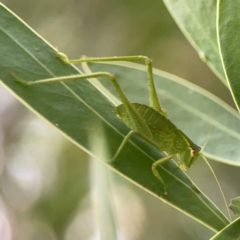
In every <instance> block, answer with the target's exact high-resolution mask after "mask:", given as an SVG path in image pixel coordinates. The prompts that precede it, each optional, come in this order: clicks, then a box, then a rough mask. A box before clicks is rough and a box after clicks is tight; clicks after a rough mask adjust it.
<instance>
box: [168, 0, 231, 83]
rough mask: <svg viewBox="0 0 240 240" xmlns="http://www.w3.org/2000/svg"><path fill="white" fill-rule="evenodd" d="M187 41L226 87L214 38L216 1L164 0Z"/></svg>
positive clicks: (215, 38) (215, 37)
mask: <svg viewBox="0 0 240 240" xmlns="http://www.w3.org/2000/svg"><path fill="white" fill-rule="evenodd" d="M164 3H165V4H166V6H167V7H168V9H169V11H170V13H171V14H172V16H173V18H174V19H175V21H176V23H177V24H178V25H179V27H180V28H181V30H182V31H183V33H184V34H185V36H186V37H187V39H188V40H189V41H190V43H191V44H192V45H193V47H194V48H195V49H196V50H197V52H198V54H199V56H200V57H201V58H202V60H203V61H205V62H206V63H207V64H208V66H209V67H210V68H211V69H212V70H213V71H214V72H215V74H216V75H217V76H218V77H219V78H220V79H221V80H222V82H223V83H224V84H225V85H226V86H227V82H226V80H225V75H224V72H223V67H222V64H221V59H220V55H219V50H218V44H217V36H216V7H217V6H216V5H217V2H216V0H164Z"/></svg>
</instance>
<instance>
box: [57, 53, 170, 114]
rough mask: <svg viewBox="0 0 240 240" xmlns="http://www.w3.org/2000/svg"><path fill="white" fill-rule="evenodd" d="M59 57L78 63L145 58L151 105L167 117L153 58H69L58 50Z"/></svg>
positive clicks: (68, 61) (65, 61) (138, 56)
mask: <svg viewBox="0 0 240 240" xmlns="http://www.w3.org/2000/svg"><path fill="white" fill-rule="evenodd" d="M57 57H58V58H59V59H60V60H61V61H63V62H64V63H69V64H77V63H82V62H107V61H109V62H117V61H129V62H132V61H137V60H144V61H145V65H146V67H147V73H148V85H149V98H150V99H149V100H150V106H151V107H152V108H153V109H155V110H156V111H158V112H160V113H162V114H163V115H164V116H165V117H167V112H166V110H165V109H163V108H162V106H161V104H160V101H159V98H158V95H157V91H156V87H155V84H154V80H153V67H152V60H151V59H150V58H148V57H146V56H141V55H135V56H118V57H90V58H86V57H83V58H80V59H73V60H70V59H68V57H67V55H65V54H64V53H61V52H58V53H57Z"/></svg>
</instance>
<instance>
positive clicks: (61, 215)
mask: <svg viewBox="0 0 240 240" xmlns="http://www.w3.org/2000/svg"><path fill="white" fill-rule="evenodd" d="M2 2H3V3H4V4H6V6H7V7H9V8H10V9H11V10H12V11H14V12H15V13H16V14H17V15H19V16H20V17H21V18H22V19H23V20H24V21H25V22H27V23H28V24H29V25H30V26H31V27H32V28H33V29H35V30H36V31H37V32H38V33H39V34H40V35H41V36H43V38H45V39H46V40H47V41H48V42H50V43H51V44H52V45H54V46H56V47H57V48H58V49H59V50H60V51H61V52H64V53H66V54H67V55H68V56H69V57H70V58H78V57H80V56H81V55H83V54H84V55H87V56H119V55H135V54H141V55H146V56H149V57H150V58H152V59H153V60H154V62H153V65H154V67H155V68H159V69H161V70H164V71H167V72H170V73H173V74H175V75H178V76H180V77H182V78H184V79H186V80H189V81H191V82H194V83H196V84H197V85H199V86H201V87H203V88H206V89H208V90H209V91H211V92H213V93H214V94H215V95H217V96H218V97H220V98H222V99H224V100H225V101H226V102H227V103H229V104H230V105H232V106H233V102H232V99H231V96H230V94H229V92H228V90H227V89H226V88H225V87H224V86H223V84H222V83H221V82H220V81H219V80H218V79H217V78H216V77H215V75H214V74H213V73H212V72H211V71H210V70H209V69H208V67H207V66H206V65H205V64H204V63H203V62H201V60H200V58H199V57H198V54H197V53H196V52H195V50H194V49H193V48H192V47H191V45H190V44H189V43H188V42H187V40H186V39H185V38H184V36H183V34H182V33H181V32H180V30H179V29H178V27H177V26H176V24H175V22H174V21H173V19H172V18H171V16H170V14H169V13H168V11H167V9H166V7H165V6H164V4H163V2H162V1H161V0H152V1H147V0H138V1H131V0H121V1H117V0H115V1H110V0H88V1H83V0H69V1H64V0H58V1H57V0H55V1H54V0H52V1H49V0H39V1H30V0H24V1H19V0H5V1H2ZM0 101H1V106H0V160H1V166H0V170H1V188H0V190H1V198H0V224H1V226H0V227H1V228H0V229H2V230H1V231H2V233H1V234H2V236H3V238H1V239H4V240H8V239H9V240H10V239H17V240H23V239H24V240H25V239H27V240H28V239H29V240H32V239H34V240H35V239H44V240H52V239H64V240H65V239H66V240H75V239H84V240H93V239H94V240H95V239H104V240H105V239H106V240H108V239H110V240H111V239H120V240H122V239H123V240H125V239H126V240H144V239H150V240H157V239H163V240H165V239H173V240H175V239H177V240H181V239H184V240H188V239H189V240H190V239H195V240H197V239H199V240H200V239H208V238H209V237H211V236H212V235H213V234H214V233H213V232H212V231H210V230H208V229H206V228H205V227H204V226H202V225H201V224H200V223H197V222H195V221H194V220H192V219H190V218H189V217H187V216H185V215H183V214H182V213H181V212H178V211H177V210H175V209H173V208H171V207H170V206H168V205H166V204H164V203H162V202H160V201H159V200H158V199H156V198H154V197H153V196H151V195H150V194H148V193H147V192H145V191H144V190H142V189H140V188H138V187H137V186H135V185H133V184H132V183H129V182H128V181H127V180H126V179H124V178H122V177H121V176H117V175H115V174H114V173H112V172H111V170H108V169H105V168H104V166H103V165H101V164H100V163H98V162H97V161H95V160H93V159H91V158H90V157H89V156H88V155H87V154H86V153H84V152H83V151H81V150H80V149H78V148H77V147H75V146H74V145H73V144H71V143H70V142H68V141H67V140H65V139H64V138H63V136H61V135H60V134H59V133H58V132H57V131H56V130H55V129H52V128H51V127H50V126H48V124H47V123H45V122H44V121H43V120H42V119H40V118H38V117H37V116H35V115H34V114H33V113H31V112H30V111H29V110H28V109H26V107H24V106H23V105H21V104H20V103H19V102H17V100H15V99H14V98H13V96H11V95H10V93H8V92H7V91H6V90H5V89H3V88H0ZM79 134H80V133H79ZM211 164H212V166H213V168H214V170H215V171H216V174H217V176H218V177H219V181H220V183H221V185H222V187H223V190H224V192H225V194H226V196H227V201H228V202H229V201H230V198H233V197H235V196H237V195H240V190H239V187H238V184H237V175H238V174H239V173H240V171H239V169H238V168H236V167H231V166H227V165H223V164H220V163H216V162H211ZM188 174H189V175H190V177H191V178H192V179H193V180H194V181H195V182H196V184H197V185H198V186H199V187H200V188H201V189H202V190H203V191H204V192H205V193H206V195H207V196H209V197H210V198H211V199H212V200H213V202H214V203H216V204H217V205H218V206H219V207H220V208H221V209H222V211H223V212H224V213H226V209H225V207H224V205H223V201H222V198H221V196H220V194H219V191H218V189H217V186H216V183H215V181H214V179H213V177H212V174H211V172H210V170H209V169H208V168H207V166H206V165H205V164H204V163H203V161H198V162H196V164H195V165H194V167H193V168H192V169H191V170H189V172H188ZM202 179H203V180H204V181H202ZM111 211H112V214H111V213H109V212H111ZM115 225H116V226H115ZM114 227H117V229H118V230H117V237H116V236H114V233H111V229H112V228H114ZM103 236H104V238H103Z"/></svg>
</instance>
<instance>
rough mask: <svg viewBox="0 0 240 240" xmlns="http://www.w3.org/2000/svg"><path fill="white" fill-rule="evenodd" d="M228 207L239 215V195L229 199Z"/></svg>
mask: <svg viewBox="0 0 240 240" xmlns="http://www.w3.org/2000/svg"><path fill="white" fill-rule="evenodd" d="M229 208H230V209H231V210H232V211H233V213H234V214H235V215H237V216H240V197H236V198H233V199H232V200H231V203H230V206H229Z"/></svg>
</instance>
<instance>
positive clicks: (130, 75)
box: [85, 63, 240, 167]
mask: <svg viewBox="0 0 240 240" xmlns="http://www.w3.org/2000/svg"><path fill="white" fill-rule="evenodd" d="M89 67H90V69H91V70H89V71H92V72H97V71H105V72H108V71H109V72H111V73H113V74H115V75H116V77H117V80H118V82H119V83H120V86H121V87H122V88H123V91H124V92H125V93H126V94H127V96H128V97H129V98H130V100H131V101H132V102H140V103H145V104H149V103H148V102H149V100H148V96H149V94H148V88H147V72H146V67H145V66H143V65H139V64H134V63H131V64H130V63H127V64H126V63H121V64H120V63H119V64H115V63H108V64H106V63H98V64H96V63H95V64H92V63H91V64H89ZM85 69H86V68H85ZM86 70H87V69H86ZM154 80H155V85H156V89H157V93H158V96H159V98H160V100H161V103H162V106H163V107H164V108H165V109H166V110H167V112H168V116H169V118H170V119H171V121H172V122H174V123H175V124H176V125H177V126H178V127H179V128H180V129H181V130H182V131H183V132H184V133H186V134H187V136H189V137H190V139H192V140H193V141H194V142H195V143H196V144H198V145H200V146H203V145H204V143H205V142H206V141H207V144H206V146H205V147H204V155H205V156H206V157H209V158H211V159H214V160H217V161H220V162H223V163H227V164H230V165H235V166H240V158H239V156H240V148H237V147H236V146H237V145H238V144H239V140H240V134H239V129H240V116H239V114H238V113H237V112H236V111H235V110H234V109H232V108H231V107H230V106H228V105H227V104H226V103H225V102H223V101H222V100H221V99H219V98H217V97H216V96H214V95H213V94H211V93H209V92H207V91H206V90H204V89H202V88H200V87H198V86H196V85H194V84H191V83H190V82H187V81H185V80H183V79H181V78H179V77H176V76H174V75H171V74H169V73H166V72H163V71H160V70H157V69H155V70H154ZM101 83H103V84H104V86H105V87H106V88H107V89H110V90H111V92H112V93H113V94H115V95H116V92H115V90H114V89H113V88H112V87H111V84H110V83H108V82H107V81H106V82H104V81H101ZM136 83H137V84H136ZM139 93H140V94H139ZM193 167H194V166H193Z"/></svg>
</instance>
